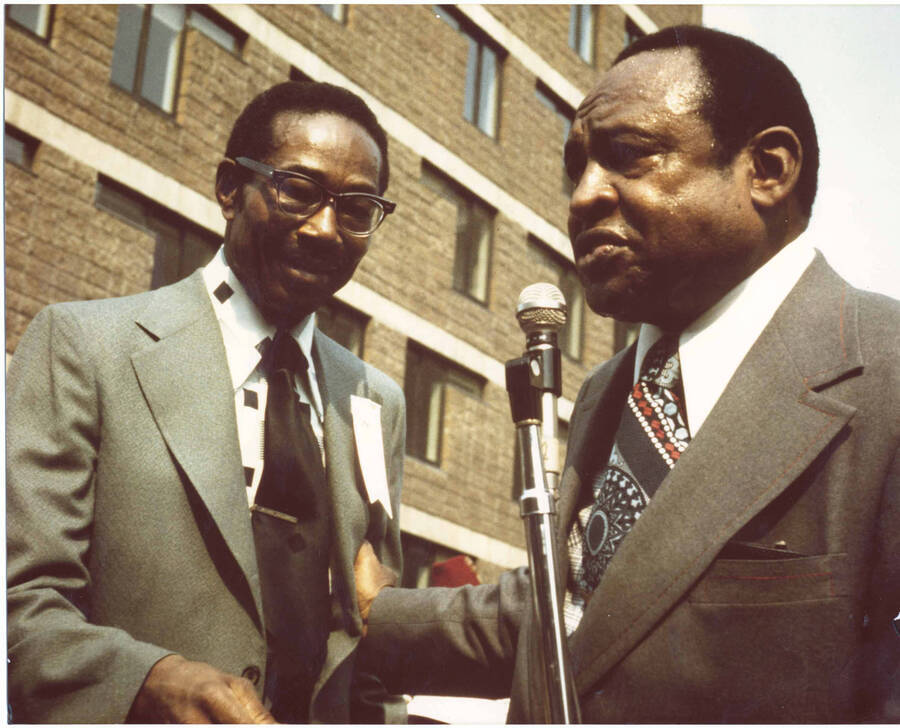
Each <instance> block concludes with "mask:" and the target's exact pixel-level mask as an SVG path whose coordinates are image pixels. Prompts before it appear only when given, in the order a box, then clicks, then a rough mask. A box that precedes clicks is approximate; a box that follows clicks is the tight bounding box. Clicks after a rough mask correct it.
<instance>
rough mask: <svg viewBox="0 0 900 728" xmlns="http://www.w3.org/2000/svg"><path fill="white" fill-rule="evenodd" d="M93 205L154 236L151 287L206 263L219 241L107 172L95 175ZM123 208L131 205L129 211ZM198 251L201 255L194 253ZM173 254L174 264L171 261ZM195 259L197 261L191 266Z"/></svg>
mask: <svg viewBox="0 0 900 728" xmlns="http://www.w3.org/2000/svg"><path fill="white" fill-rule="evenodd" d="M94 207H95V208H96V209H98V210H101V211H102V212H105V213H106V214H108V215H112V216H113V217H115V218H116V219H118V220H120V221H122V222H123V223H125V224H126V225H130V226H131V227H133V228H135V229H137V230H140V231H142V232H144V233H145V234H147V235H150V236H152V237H153V238H154V240H155V246H154V249H153V269H152V270H151V273H150V289H151V290H153V289H156V288H160V287H162V286H165V285H168V284H170V283H175V282H176V281H179V280H182V279H183V278H185V277H187V276H188V275H190V274H191V273H192V272H193V271H194V270H196V269H197V268H199V267H200V266H201V265H205V263H204V262H203V261H204V260H205V261H207V262H208V261H209V260H211V259H212V257H213V256H214V255H215V254H216V251H217V250H218V249H219V247H220V246H221V244H222V241H221V238H220V237H219V236H218V235H216V234H215V233H213V232H210V231H209V230H207V229H206V228H203V227H201V226H199V225H197V224H196V223H194V222H193V221H191V220H189V219H187V218H185V217H183V216H182V215H179V214H178V213H177V212H174V211H172V210H170V209H168V208H167V207H165V206H163V205H161V204H160V203H158V202H156V201H155V200H153V199H152V198H150V197H147V196H146V195H144V194H142V193H141V192H139V191H137V190H135V189H133V188H131V187H129V186H128V185H125V184H122V183H121V182H119V181H117V180H115V179H112V178H110V177H107V176H106V175H102V174H99V175H97V180H96V183H95V186H94ZM126 208H130V210H131V212H129V211H127V210H126ZM173 230H174V231H175V232H176V233H177V240H176V241H175V242H176V245H177V249H176V250H174V251H173V250H172V249H171V245H169V243H170V241H172V240H173V236H171V235H169V237H166V235H167V233H169V232H171V231H173ZM198 252H202V254H201V255H197V254H196V253H198ZM173 253H174V258H175V261H176V262H175V263H174V265H173V264H172V262H171V261H172V258H173ZM194 260H198V261H200V262H198V263H197V264H196V265H194V263H193V261H194ZM173 269H174V272H173Z"/></svg>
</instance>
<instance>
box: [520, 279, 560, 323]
mask: <svg viewBox="0 0 900 728" xmlns="http://www.w3.org/2000/svg"><path fill="white" fill-rule="evenodd" d="M567 311H568V307H567V306H566V299H565V298H564V297H563V294H562V291H560V290H559V289H558V288H557V287H556V286H554V285H553V284H552V283H532V284H531V285H530V286H526V287H525V288H523V289H522V292H521V293H520V294H519V302H518V303H517V304H516V319H517V320H518V321H519V328H521V329H522V331H524V332H525V333H526V334H533V333H537V332H540V331H545V332H548V333H556V332H557V331H559V329H561V328H562V327H563V325H564V324H565V323H566V313H567Z"/></svg>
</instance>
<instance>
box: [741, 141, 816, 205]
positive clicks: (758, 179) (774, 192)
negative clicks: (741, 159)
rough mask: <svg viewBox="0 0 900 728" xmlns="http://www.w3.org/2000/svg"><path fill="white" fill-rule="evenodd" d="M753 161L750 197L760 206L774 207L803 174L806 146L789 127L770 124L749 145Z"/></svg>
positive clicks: (791, 189) (784, 197)
mask: <svg viewBox="0 0 900 728" xmlns="http://www.w3.org/2000/svg"><path fill="white" fill-rule="evenodd" d="M747 149H748V150H749V152H750V156H751V159H752V160H753V171H752V180H751V187H750V197H751V199H752V200H753V204H754V205H756V206H757V207H764V208H771V207H775V206H776V205H778V204H779V203H781V202H783V201H784V200H786V199H787V198H788V197H789V196H790V195H791V193H792V192H793V191H794V188H795V187H796V186H797V180H798V179H799V177H800V168H801V167H802V165H803V147H802V146H801V145H800V139H799V138H798V137H797V135H796V134H795V133H794V131H793V130H792V129H790V128H789V127H787V126H770V127H769V128H768V129H763V130H762V131H761V132H759V133H758V134H756V135H755V136H754V137H753V138H752V139H751V140H750V142H749V143H748V144H747Z"/></svg>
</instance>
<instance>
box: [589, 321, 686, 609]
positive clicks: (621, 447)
mask: <svg viewBox="0 0 900 728" xmlns="http://www.w3.org/2000/svg"><path fill="white" fill-rule="evenodd" d="M690 439H691V435H690V432H689V431H688V426H687V418H686V416H685V408H684V395H683V389H682V384H681V362H680V360H679V357H678V335H677V334H664V335H663V337H662V338H661V339H660V340H659V341H657V342H656V343H655V344H654V345H653V346H652V347H651V348H650V350H649V351H648V352H647V355H646V356H645V357H644V361H643V364H642V365H641V373H640V377H639V378H638V381H637V382H636V383H635V385H634V387H633V388H632V390H631V392H630V393H629V395H628V399H627V401H626V403H625V407H624V409H623V412H622V418H621V420H620V422H619V429H618V430H617V431H616V436H615V440H614V443H613V448H612V452H611V453H610V457H609V462H608V463H607V465H606V467H604V468H603V469H602V470H601V471H600V473H599V474H598V476H597V478H596V479H595V480H594V483H593V495H594V501H593V503H592V504H590V505H588V506H586V507H585V508H583V509H582V510H581V512H580V513H579V522H580V525H581V526H582V528H581V529H580V533H581V534H582V538H581V541H582V543H581V549H580V551H581V553H580V554H579V556H580V557H581V558H580V559H576V561H578V560H580V562H581V563H580V569H579V568H577V564H573V567H576V568H573V572H574V573H575V579H574V581H575V585H574V587H575V588H574V590H573V591H574V594H573V601H576V600H579V601H580V602H581V604H582V605H583V604H584V603H586V602H587V599H588V598H589V597H590V595H591V593H592V592H593V591H594V589H596V588H597V585H598V584H599V583H600V579H601V578H602V576H603V573H604V572H605V571H606V567H607V566H608V564H609V561H610V559H612V557H613V554H615V552H616V549H617V548H618V547H619V544H620V543H621V542H622V539H623V538H625V536H626V534H627V533H628V532H629V531H630V530H631V527H632V526H633V525H634V522H635V521H636V520H637V519H638V518H640V515H641V512H642V511H643V509H644V508H645V507H646V505H647V503H648V502H649V500H650V498H652V497H653V494H654V493H655V492H656V490H657V488H658V487H659V484H660V483H661V482H662V481H663V478H665V477H666V475H667V474H668V472H669V470H671V469H672V468H673V467H674V466H675V463H676V462H678V458H679V457H680V456H681V453H682V452H684V450H685V448H686V447H687V446H688V443H689V442H690ZM573 530H574V531H579V529H578V528H577V527H576V528H575V529H573Z"/></svg>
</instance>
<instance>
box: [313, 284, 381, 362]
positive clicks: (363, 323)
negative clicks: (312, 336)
mask: <svg viewBox="0 0 900 728" xmlns="http://www.w3.org/2000/svg"><path fill="white" fill-rule="evenodd" d="M371 320H372V319H371V317H370V316H367V315H366V314H364V313H363V312H362V311H359V310H358V309H355V308H353V307H352V306H348V305H347V304H346V303H343V302H341V301H338V300H337V299H336V298H332V299H331V300H330V301H328V302H327V303H325V304H323V305H322V306H320V307H319V308H318V310H317V311H316V328H318V329H319V330H320V331H321V332H322V333H323V334H325V335H326V336H327V337H328V338H330V339H331V340H332V341H335V342H337V343H338V344H340V345H341V346H343V347H344V348H345V349H347V351H349V352H350V353H352V354H355V355H356V356H357V357H359V358H360V359H362V358H363V352H364V351H365V347H366V332H367V330H368V328H369V322H370V321H371ZM343 324H349V326H350V327H353V329H354V334H355V335H358V336H359V341H358V342H356V343H355V345H353V346H348V345H347V344H346V343H344V339H345V337H343V336H342V334H341V333H339V331H340V330H339V329H338V326H340V325H343Z"/></svg>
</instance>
